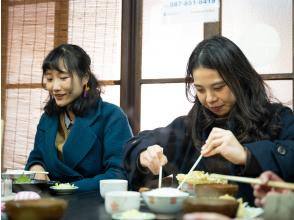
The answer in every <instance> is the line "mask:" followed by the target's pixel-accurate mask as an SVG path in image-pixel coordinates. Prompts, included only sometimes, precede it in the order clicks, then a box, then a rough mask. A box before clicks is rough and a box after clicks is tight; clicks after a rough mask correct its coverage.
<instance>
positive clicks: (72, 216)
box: [42, 191, 182, 220]
mask: <svg viewBox="0 0 294 220" xmlns="http://www.w3.org/2000/svg"><path fill="white" fill-rule="evenodd" d="M42 197H54V198H62V199H65V200H67V201H68V207H67V209H66V210H65V213H64V216H63V218H62V220H81V219H83V220H98V219H102V220H110V219H111V215H110V214H108V213H107V212H106V210H105V207H104V199H103V198H102V197H101V196H100V193H99V192H97V191H93V192H83V193H75V194H72V195H62V196H59V195H53V196H52V195H51V194H48V193H44V194H42ZM140 211H145V212H146V211H147V212H150V210H148V207H146V206H145V204H144V202H143V201H142V202H141V207H140ZM156 217H157V218H156V219H161V220H164V219H165V220H167V219H182V214H181V213H178V214H177V215H162V214H158V215H156Z"/></svg>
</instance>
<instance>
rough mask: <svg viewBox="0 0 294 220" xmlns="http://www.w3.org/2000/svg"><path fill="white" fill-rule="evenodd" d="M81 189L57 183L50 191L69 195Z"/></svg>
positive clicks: (68, 184)
mask: <svg viewBox="0 0 294 220" xmlns="http://www.w3.org/2000/svg"><path fill="white" fill-rule="evenodd" d="M78 188H79V187H77V186H75V185H74V184H71V183H55V185H54V186H50V189H51V191H52V192H54V193H55V194H59V195H68V194H72V193H74V192H75V191H76V190H77V189H78Z"/></svg>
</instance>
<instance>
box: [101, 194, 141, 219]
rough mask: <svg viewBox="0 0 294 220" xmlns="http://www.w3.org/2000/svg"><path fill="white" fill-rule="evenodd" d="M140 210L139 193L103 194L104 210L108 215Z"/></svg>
mask: <svg viewBox="0 0 294 220" xmlns="http://www.w3.org/2000/svg"><path fill="white" fill-rule="evenodd" d="M139 208H140V193H139V192H135V191H115V192H107V193H106V194H105V209H106V211H107V212H108V213H109V214H113V213H117V212H123V211H127V210H131V209H136V210H138V209H139Z"/></svg>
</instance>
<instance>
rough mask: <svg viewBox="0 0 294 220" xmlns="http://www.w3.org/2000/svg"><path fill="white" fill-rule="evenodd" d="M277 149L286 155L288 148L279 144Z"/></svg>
mask: <svg viewBox="0 0 294 220" xmlns="http://www.w3.org/2000/svg"><path fill="white" fill-rule="evenodd" d="M277 151H278V153H279V154H281V155H285V154H286V153H287V150H286V148H284V147H283V146H282V145H279V146H278V148H277Z"/></svg>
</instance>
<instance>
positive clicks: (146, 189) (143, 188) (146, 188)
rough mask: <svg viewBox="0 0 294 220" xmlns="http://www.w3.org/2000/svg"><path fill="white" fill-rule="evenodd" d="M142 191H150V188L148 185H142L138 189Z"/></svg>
mask: <svg viewBox="0 0 294 220" xmlns="http://www.w3.org/2000/svg"><path fill="white" fill-rule="evenodd" d="M138 191H139V192H140V193H141V192H147V191H150V188H148V187H140V189H139V190H138Z"/></svg>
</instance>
